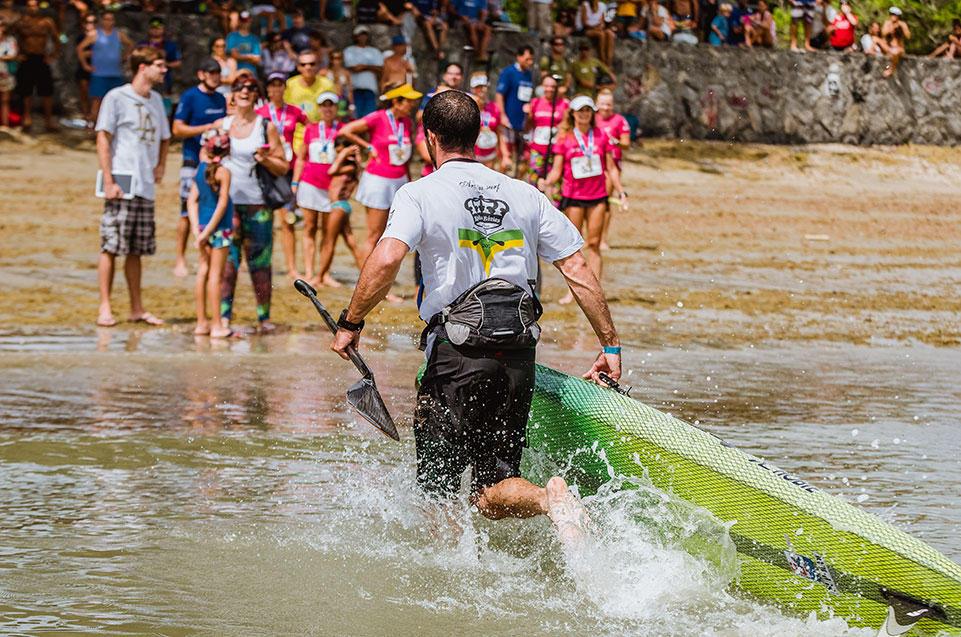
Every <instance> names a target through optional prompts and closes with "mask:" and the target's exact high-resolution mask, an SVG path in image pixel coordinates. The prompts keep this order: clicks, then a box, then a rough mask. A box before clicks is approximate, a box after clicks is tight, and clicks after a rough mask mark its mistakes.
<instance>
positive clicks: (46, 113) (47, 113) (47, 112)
mask: <svg viewBox="0 0 961 637" xmlns="http://www.w3.org/2000/svg"><path fill="white" fill-rule="evenodd" d="M43 125H44V127H45V128H46V129H47V132H52V131H55V130H57V127H56V126H55V125H54V123H53V96H52V95H48V96H47V97H44V98H43Z"/></svg>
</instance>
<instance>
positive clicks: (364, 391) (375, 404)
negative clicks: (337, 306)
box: [294, 279, 400, 440]
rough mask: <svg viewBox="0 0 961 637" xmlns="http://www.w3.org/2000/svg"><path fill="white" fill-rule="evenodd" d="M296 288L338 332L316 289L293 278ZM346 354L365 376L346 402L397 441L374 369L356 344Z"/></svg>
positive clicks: (349, 393) (356, 384)
mask: <svg viewBox="0 0 961 637" xmlns="http://www.w3.org/2000/svg"><path fill="white" fill-rule="evenodd" d="M294 287H295V288H297V291H298V292H300V293H301V294H303V295H304V296H306V297H307V298H308V299H310V302H311V303H313V304H314V307H315V308H316V309H317V312H318V313H319V314H320V315H321V316H322V317H323V319H324V322H325V323H327V327H329V328H330V331H331V332H333V333H334V334H336V333H337V321H335V320H334V317H332V316H331V315H330V312H328V311H327V308H325V307H324V305H323V303H321V302H320V300H319V299H318V298H317V290H315V289H314V288H313V287H311V285H310V284H309V283H307V282H306V281H304V280H303V279H297V280H296V281H294ZM347 356H349V357H350V362H352V363H353V364H354V367H356V368H357V371H359V372H360V373H361V375H362V376H363V378H361V379H360V380H359V381H357V382H356V383H355V384H354V385H353V386H351V388H350V389H348V390H347V402H348V403H349V404H350V406H351V407H353V408H354V411H356V412H357V413H358V414H360V415H361V416H363V417H364V419H365V420H366V421H367V422H369V423H370V424H372V425H373V426H375V427H377V428H378V429H380V430H381V431H382V432H384V433H385V434H387V435H388V436H390V437H391V438H393V439H394V440H400V436H399V435H398V434H397V427H396V426H394V419H393V418H391V417H390V413H389V412H388V411H387V406H386V405H384V399H383V398H381V397H380V392H379V391H377V385H376V384H375V383H374V372H372V371H370V367H367V363H365V362H364V359H363V358H361V357H360V354H358V353H357V349H356V348H355V347H354V346H353V345H351V346H349V347H348V348H347Z"/></svg>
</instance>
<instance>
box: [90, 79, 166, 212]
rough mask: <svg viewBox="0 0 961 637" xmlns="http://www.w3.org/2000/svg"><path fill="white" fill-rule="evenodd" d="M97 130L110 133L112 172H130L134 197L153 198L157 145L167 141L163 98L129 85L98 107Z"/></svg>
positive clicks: (154, 195) (154, 196) (109, 96)
mask: <svg viewBox="0 0 961 637" xmlns="http://www.w3.org/2000/svg"><path fill="white" fill-rule="evenodd" d="M97 130H98V131H106V132H108V133H110V135H111V136H112V137H111V140H110V158H111V170H112V171H113V172H115V173H116V172H132V173H133V194H134V195H136V196H137V197H143V198H144V199H149V200H151V201H153V200H154V199H156V188H155V187H154V178H153V170H154V168H155V167H156V166H157V161H158V160H159V158H160V142H161V141H162V140H165V139H170V124H169V123H168V122H167V115H166V110H165V109H164V102H163V98H162V97H160V93H158V92H157V91H150V95H149V96H148V97H141V96H140V95H138V94H137V93H136V92H135V91H134V90H133V87H132V86H131V85H130V84H124V85H123V86H120V87H118V88H115V89H113V90H111V91H110V92H108V93H107V94H106V95H105V96H104V98H103V102H102V103H101V105H100V115H99V116H98V117H97Z"/></svg>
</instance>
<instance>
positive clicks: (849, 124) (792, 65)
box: [57, 13, 961, 145]
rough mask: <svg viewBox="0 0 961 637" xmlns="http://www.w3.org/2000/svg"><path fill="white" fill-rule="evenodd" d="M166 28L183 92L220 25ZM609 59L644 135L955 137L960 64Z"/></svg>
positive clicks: (694, 55) (623, 103)
mask: <svg viewBox="0 0 961 637" xmlns="http://www.w3.org/2000/svg"><path fill="white" fill-rule="evenodd" d="M119 18H120V19H119V24H120V26H121V27H122V28H124V29H126V30H127V32H128V34H130V36H131V37H132V38H134V39H135V40H139V39H140V38H142V37H144V34H145V33H146V22H147V16H146V15H142V14H137V13H121V14H120V16H119ZM318 29H319V30H320V31H322V32H323V33H324V34H325V35H326V36H327V38H328V40H329V41H330V42H331V44H332V45H333V46H335V47H337V48H342V47H345V46H347V45H349V44H350V41H351V29H352V27H351V25H349V24H322V25H318ZM167 31H168V36H169V37H171V38H172V39H173V40H175V41H176V42H177V43H178V44H179V45H180V47H181V50H182V51H183V53H184V65H183V67H182V68H181V69H180V70H179V71H178V72H175V79H176V85H175V86H176V89H177V92H178V93H179V92H180V91H182V90H183V89H184V88H186V87H189V86H190V85H192V84H193V82H194V80H193V78H194V77H195V69H196V65H197V64H198V63H199V61H200V60H201V59H202V58H203V57H204V56H205V55H206V53H207V51H208V49H209V43H210V42H211V41H212V39H213V38H214V37H215V36H216V35H217V34H218V29H217V23H216V22H215V21H214V19H213V18H209V17H203V16H180V15H173V16H169V17H168V19H167ZM372 31H373V44H374V46H377V47H378V48H381V49H387V48H389V44H390V37H391V36H392V35H393V34H394V31H392V30H391V29H389V28H388V27H386V26H381V25H375V26H374V27H373V28H372ZM74 32H75V31H74ZM74 38H75V36H74ZM74 38H71V44H70V45H69V46H68V47H66V49H68V50H67V53H66V55H64V56H63V58H62V60H61V61H60V63H59V64H58V69H57V71H58V73H57V74H58V76H60V77H65V78H72V77H73V68H74V65H75V64H76V60H75V55H74V53H73V44H74V42H75V40H74ZM522 43H528V44H532V45H534V47H535V50H536V51H538V53H537V57H538V58H539V57H540V55H541V53H540V52H541V50H542V48H541V41H540V40H538V39H537V38H535V37H532V36H528V35H526V34H521V33H495V34H494V37H493V40H492V49H493V53H494V55H493V56H492V64H491V67H492V68H491V72H492V74H493V75H494V77H496V74H497V73H499V72H500V70H501V69H502V68H503V67H505V66H507V65H509V64H511V63H513V61H514V51H515V50H516V48H517V47H518V46H519V45H520V44H522ZM448 45H449V50H450V51H451V53H450V56H449V59H450V60H452V61H457V62H462V63H465V64H467V65H468V66H469V65H470V62H469V60H467V59H466V56H465V55H464V52H463V50H462V47H463V45H464V40H463V37H462V35H461V34H460V33H459V32H454V31H452V32H451V37H450V38H449V42H448ZM573 47H574V43H572V46H571V48H572V49H573ZM414 52H415V59H416V62H417V67H418V79H417V83H416V84H417V87H418V88H419V89H421V90H427V89H429V88H431V87H433V86H434V85H435V84H436V82H437V78H438V77H439V69H440V66H441V64H440V62H439V61H438V60H437V59H436V58H435V57H433V56H431V55H430V54H429V50H428V49H427V47H426V44H425V42H424V40H423V36H422V35H421V34H420V33H418V35H417V37H416V38H415V41H414ZM571 55H572V56H573V55H574V53H573V52H572V53H571ZM614 57H615V60H614V72H615V75H616V76H617V79H618V88H617V90H616V93H615V104H616V107H617V110H619V111H621V112H630V113H633V114H635V115H636V116H637V117H638V119H639V120H640V123H641V128H642V130H643V134H644V135H645V136H665V137H677V138H686V139H723V140H730V141H747V142H767V143H809V142H844V143H851V144H902V143H907V142H913V143H923V144H940V145H948V144H957V143H961V117H959V107H961V63H958V62H954V61H950V60H928V59H923V58H908V59H906V60H904V61H903V62H902V63H901V65H900V68H899V69H898V71H897V73H896V74H895V76H894V77H892V78H891V79H888V80H885V79H884V78H882V77H881V73H882V71H883V70H884V67H885V65H886V62H887V60H886V58H882V57H877V56H865V55H863V54H860V53H857V54H855V53H852V54H839V53H833V52H830V53H828V52H818V53H800V52H791V51H767V50H758V49H753V50H748V49H729V48H724V49H720V48H715V47H708V46H696V47H689V46H683V45H670V44H658V43H648V44H641V43H639V42H635V41H627V42H622V41H618V43H617V46H616V50H615V56H614ZM468 70H470V68H469V69H468ZM475 70H476V67H475ZM64 96H65V99H64V101H65V102H67V104H68V105H69V104H71V103H73V102H74V98H73V94H72V92H71V91H67V92H66V93H65V94H64Z"/></svg>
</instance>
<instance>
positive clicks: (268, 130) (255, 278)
mask: <svg viewBox="0 0 961 637" xmlns="http://www.w3.org/2000/svg"><path fill="white" fill-rule="evenodd" d="M260 95H261V90H260V85H259V84H258V83H257V80H255V79H253V78H252V77H250V76H241V78H240V79H238V80H237V81H236V82H234V86H233V96H234V101H235V103H236V105H237V110H236V112H235V113H234V114H233V115H230V116H228V117H225V118H224V123H223V127H224V130H226V131H227V134H228V135H230V155H229V156H228V157H226V158H225V159H224V161H223V165H224V166H225V167H226V168H227V169H228V170H229V171H230V198H231V199H232V200H233V203H234V228H233V243H232V244H231V246H230V256H229V257H228V259H227V265H226V267H225V268H224V276H223V287H222V288H221V290H222V295H221V303H220V314H221V318H222V320H223V322H224V325H229V322H230V318H231V315H232V314H233V302H234V289H235V288H236V287H237V272H238V271H239V270H240V259H241V251H243V255H244V256H245V257H246V259H247V269H248V270H249V271H250V279H251V281H252V282H253V285H254V296H256V298H257V319H258V320H259V321H260V330H261V331H269V330H271V329H273V328H274V326H273V325H272V324H271V323H270V321H269V319H270V289H271V267H270V262H271V258H272V256H273V245H274V213H273V211H272V210H270V209H269V208H267V206H266V205H265V204H264V196H263V193H262V192H261V190H260V183H259V182H258V181H257V173H256V170H255V168H256V166H257V164H258V163H260V164H261V165H263V166H264V167H266V168H267V170H269V171H270V172H271V174H273V175H276V176H278V177H279V176H280V175H285V174H287V171H288V170H289V168H290V164H289V163H288V162H287V159H286V158H285V157H284V149H283V146H282V145H281V142H280V134H279V133H278V132H277V129H276V128H274V125H273V124H272V123H271V122H268V121H265V120H264V119H263V118H262V117H260V116H259V115H257V114H256V113H255V112H254V107H255V106H256V104H257V99H258V98H259V97H260Z"/></svg>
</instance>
